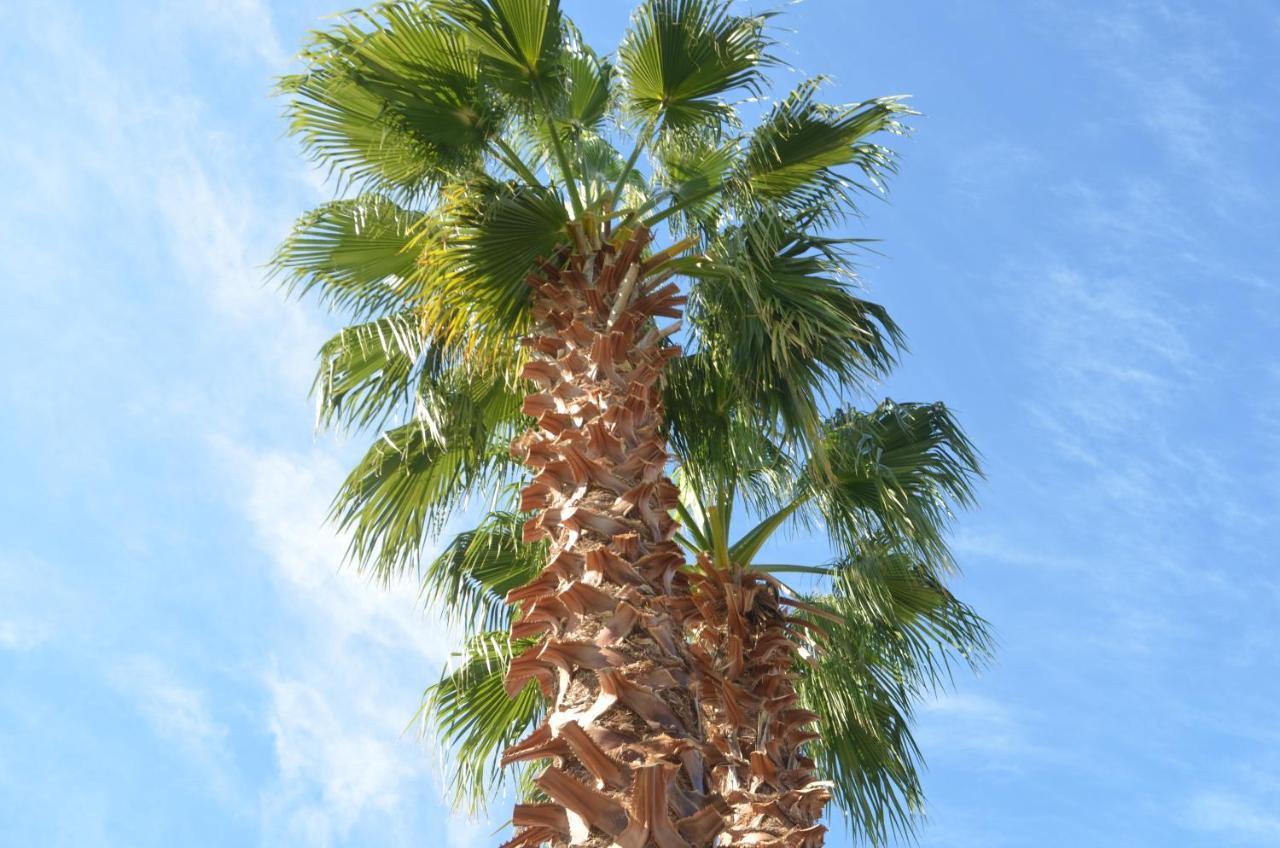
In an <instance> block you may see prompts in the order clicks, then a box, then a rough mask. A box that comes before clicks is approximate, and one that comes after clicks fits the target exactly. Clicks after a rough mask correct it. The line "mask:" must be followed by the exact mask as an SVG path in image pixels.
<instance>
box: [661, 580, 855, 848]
mask: <svg viewBox="0 0 1280 848" xmlns="http://www.w3.org/2000/svg"><path fill="white" fill-rule="evenodd" d="M699 566H700V568H699V570H698V571H696V572H694V573H693V574H692V575H691V576H690V578H689V579H690V581H691V587H690V589H691V597H692V599H693V601H694V604H695V606H696V611H695V612H692V613H691V614H689V615H688V616H686V621H685V623H686V627H687V628H688V631H689V633H690V635H691V637H692V640H693V641H692V650H693V653H694V662H695V666H694V667H695V678H696V679H697V680H698V700H699V705H700V707H701V709H702V712H703V721H704V726H706V727H707V728H708V729H709V734H708V735H709V741H710V742H711V744H712V745H713V746H714V747H715V748H716V751H717V753H718V754H719V756H718V758H716V759H717V762H716V764H715V765H714V766H712V767H711V768H710V769H709V770H708V783H709V788H710V790H711V791H712V792H713V793H714V794H715V795H717V796H719V797H720V798H722V799H723V800H724V802H725V803H726V804H727V805H728V806H729V808H730V813H729V814H728V816H727V817H726V821H725V830H724V832H723V833H722V834H721V837H720V838H721V842H719V843H717V844H721V845H735V846H736V845H743V846H746V845H750V846H753V848H818V846H821V845H822V844H823V840H824V834H825V833H826V828H825V827H823V826H822V825H821V824H818V820H819V819H820V818H821V817H822V813H823V810H824V808H825V807H826V805H827V802H828V801H829V800H830V799H831V792H830V789H829V784H827V783H826V782H823V781H819V780H817V775H816V773H815V771H814V762H813V760H812V759H811V758H809V757H808V756H806V755H805V753H804V750H803V745H804V743H805V742H807V741H809V740H811V739H813V738H815V736H816V734H814V733H813V732H812V730H811V726H812V722H813V721H814V720H815V719H816V718H817V716H816V715H814V714H813V713H811V712H809V711H807V710H804V709H801V708H799V707H798V705H797V693H796V687H795V677H794V675H795V669H796V664H797V661H798V660H799V654H798V652H799V647H798V646H799V644H800V643H799V639H798V638H797V637H798V636H799V633H798V628H799V627H800V625H799V623H798V620H797V619H796V618H795V617H793V616H790V615H788V614H787V612H786V611H785V610H784V609H783V607H782V603H781V595H780V593H779V586H778V584H777V582H776V581H774V580H773V579H772V578H771V577H769V576H768V575H766V574H761V573H756V572H751V571H744V570H741V569H730V570H721V569H718V568H716V567H715V566H714V565H713V564H712V563H711V562H710V561H709V560H708V559H707V558H706V557H703V558H702V559H701V560H700V562H699ZM711 758H712V757H708V759H711Z"/></svg>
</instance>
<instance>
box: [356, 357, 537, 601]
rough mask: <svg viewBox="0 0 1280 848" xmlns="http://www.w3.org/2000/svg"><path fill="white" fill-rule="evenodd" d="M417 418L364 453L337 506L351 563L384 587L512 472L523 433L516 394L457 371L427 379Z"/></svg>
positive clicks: (509, 388)
mask: <svg viewBox="0 0 1280 848" xmlns="http://www.w3.org/2000/svg"><path fill="white" fill-rule="evenodd" d="M417 405H418V414H417V417H416V418H415V419H414V420H412V421H410V422H409V423H407V424H404V425H401V426H399V427H396V428H394V429H392V430H388V431H387V432H385V433H383V434H382V436H381V437H379V439H378V440H377V441H376V442H375V443H374V444H373V446H372V447H370V448H369V450H368V452H367V453H366V454H365V455H364V457H363V458H362V459H361V460H360V462H359V463H358V464H357V465H356V467H355V469H354V470H352V472H351V474H350V475H348V477H347V479H346V481H345V482H344V483H343V485H342V488H341V489H340V490H339V492H338V495H337V497H336V498H335V499H334V506H333V512H332V516H333V519H334V520H335V522H336V523H337V525H338V527H339V529H340V530H342V531H346V532H349V533H350V534H351V543H350V551H349V556H350V558H351V559H352V560H353V561H355V562H357V563H359V564H361V565H362V566H363V567H366V568H368V569H370V570H371V571H372V572H373V573H374V574H375V575H376V576H377V577H379V578H380V579H382V580H389V579H391V578H392V577H394V576H395V575H397V574H399V573H400V572H402V571H403V570H404V569H405V568H408V567H411V566H414V565H416V564H417V562H418V556H419V554H420V551H421V549H422V544H423V542H424V541H425V540H426V539H428V538H430V537H431V536H433V535H434V534H435V533H437V532H438V531H439V529H440V527H441V526H443V524H444V522H445V520H447V519H448V518H449V516H451V515H452V514H453V513H454V512H455V511H456V510H457V509H458V508H459V507H460V506H462V505H463V504H464V503H465V502H466V500H467V498H468V495H469V494H471V493H475V492H484V491H486V490H488V491H496V487H498V486H500V485H501V484H502V483H503V482H505V481H506V480H507V479H508V478H509V476H510V475H511V473H513V472H514V471H515V470H516V466H515V461H514V460H513V459H512V458H511V455H510V453H509V451H508V445H509V443H510V440H511V438H512V437H513V436H514V435H515V433H516V432H517V428H519V427H520V426H522V424H521V422H522V419H521V416H520V411H519V409H520V394H519V393H518V392H516V391H515V390H514V387H513V386H511V385H510V384H508V383H506V382H505V381H504V380H503V379H501V378H499V377H494V376H492V375H486V374H483V373H466V372H454V373H451V374H449V375H447V376H446V377H444V378H442V379H440V380H424V381H423V383H422V384H421V385H420V386H419V389H418V401H417Z"/></svg>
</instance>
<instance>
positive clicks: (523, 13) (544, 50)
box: [433, 0, 561, 101]
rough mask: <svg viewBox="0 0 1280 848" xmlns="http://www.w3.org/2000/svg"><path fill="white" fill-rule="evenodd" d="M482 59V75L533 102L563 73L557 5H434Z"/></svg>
mask: <svg viewBox="0 0 1280 848" xmlns="http://www.w3.org/2000/svg"><path fill="white" fill-rule="evenodd" d="M433 5H434V6H435V7H436V8H437V9H439V10H440V11H442V12H443V13H444V14H445V15H447V16H448V17H449V18H450V19H451V20H452V21H453V22H455V23H456V24H457V25H458V30H459V31H461V32H462V33H465V35H466V38H467V40H468V42H469V43H470V45H471V46H472V47H473V48H474V49H475V50H476V51H477V53H478V54H479V56H480V60H481V64H480V73H481V74H483V75H484V78H485V79H486V80H489V81H491V82H492V83H494V84H495V85H497V86H498V87H500V88H502V89H503V90H505V91H506V92H508V93H509V94H512V95H515V96H517V97H521V98H525V99H527V100H530V101H532V100H533V99H534V98H535V97H536V96H537V94H538V92H539V90H540V89H545V88H547V87H548V86H551V85H553V84H555V83H556V82H557V80H558V76H559V73H560V51H561V18H560V3H559V0H434V1H433Z"/></svg>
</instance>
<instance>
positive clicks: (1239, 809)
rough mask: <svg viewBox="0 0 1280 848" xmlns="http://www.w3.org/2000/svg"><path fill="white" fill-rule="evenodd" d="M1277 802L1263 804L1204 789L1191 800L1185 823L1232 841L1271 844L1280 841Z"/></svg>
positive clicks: (1246, 798)
mask: <svg viewBox="0 0 1280 848" xmlns="http://www.w3.org/2000/svg"><path fill="white" fill-rule="evenodd" d="M1276 801H1280V799H1277V798H1273V799H1271V802H1270V803H1263V802H1260V801H1259V800H1257V799H1255V798H1251V797H1247V796H1244V795H1241V794H1237V793H1235V792H1229V791H1224V790H1212V791H1205V792H1201V793H1200V794H1198V795H1196V796H1195V797H1194V798H1192V799H1191V803H1190V805H1189V807H1188V810H1187V814H1186V822H1187V824H1189V825H1190V826H1191V827H1193V828H1195V829H1197V830H1202V831H1205V832H1207V833H1213V834H1217V835H1218V836H1221V837H1223V838H1226V839H1229V840H1230V841H1231V842H1232V843H1233V844H1238V845H1258V846H1272V845H1276V844H1278V843H1280V812H1277V805H1276V803H1275V802H1276Z"/></svg>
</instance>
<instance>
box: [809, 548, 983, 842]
mask: <svg viewBox="0 0 1280 848" xmlns="http://www.w3.org/2000/svg"><path fill="white" fill-rule="evenodd" d="M830 570H831V573H833V574H834V575H835V576H834V579H833V580H832V582H831V589H830V591H829V593H827V594H824V595H820V596H817V597H810V598H806V599H805V600H806V602H807V603H809V604H811V605H813V606H814V607H816V608H817V609H818V610H821V611H822V615H821V616H816V615H814V614H813V613H809V612H807V611H800V612H799V613H798V615H800V616H801V617H802V618H807V619H808V620H809V621H810V622H811V623H812V624H813V625H814V632H821V633H824V634H825V636H822V637H817V638H816V639H815V641H814V643H813V646H812V648H811V657H810V662H809V663H807V664H805V665H804V666H803V667H802V668H801V669H800V673H799V674H797V680H798V681H799V684H800V696H801V703H802V704H803V705H804V706H805V707H806V708H808V709H810V710H813V711H814V712H815V713H817V714H818V716H819V720H818V725H817V727H816V732H817V733H818V734H819V738H818V739H817V740H815V741H814V743H813V750H812V754H813V756H814V758H815V759H816V760H817V762H818V764H819V767H820V769H821V771H822V772H824V773H825V774H827V775H830V777H831V779H832V780H833V782H834V784H835V800H836V802H837V804H838V805H839V806H840V807H841V808H842V809H843V810H844V811H845V813H846V814H847V815H849V816H850V817H851V818H852V819H853V821H854V822H856V823H857V824H858V825H859V829H860V830H861V831H862V832H863V833H864V834H866V835H867V836H868V838H869V839H870V840H871V841H872V842H873V843H874V844H883V843H884V842H885V841H887V840H888V838H889V837H891V836H898V837H903V838H909V837H910V836H911V834H912V832H913V831H914V827H915V823H916V821H917V819H918V815H919V813H920V811H921V805H922V801H923V795H922V791H921V786H920V777H919V770H920V765H921V757H920V751H919V748H918V747H917V746H916V743H915V740H914V738H913V737H912V734H911V730H910V724H911V718H912V710H913V705H914V704H915V703H916V702H918V701H919V700H920V698H921V697H922V696H923V695H925V694H926V693H928V692H930V691H932V690H933V689H934V688H936V687H937V686H939V685H941V684H943V683H945V682H947V681H949V679H950V678H949V675H950V663H951V661H952V659H953V658H959V659H961V660H963V661H964V662H966V663H968V664H969V665H970V666H972V667H975V668H976V667H980V666H981V665H982V664H983V663H984V662H985V661H986V660H987V658H988V657H989V652H990V648H991V637H990V634H989V632H988V629H987V625H986V622H984V621H983V620H982V619H981V618H980V617H979V616H977V615H976V614H975V613H974V612H973V611H972V610H971V609H970V608H969V607H967V606H966V605H964V604H962V603H961V602H959V601H958V600H956V599H955V597H954V596H952V595H951V593H950V592H949V591H947V590H946V589H945V587H943V586H942V585H941V583H940V582H938V580H937V579H936V577H935V576H934V575H933V574H932V573H931V572H930V569H929V567H928V566H927V565H924V564H922V563H921V562H920V561H919V560H918V559H917V558H915V557H913V556H911V555H910V554H908V553H905V552H902V551H897V550H894V549H893V548H892V547H888V546H885V545H881V544H874V543H873V544H870V545H868V546H867V548H866V549H865V550H864V552H863V553H862V554H861V555H859V556H857V557H851V558H849V559H847V560H845V561H843V562H839V563H835V564H833V565H832V566H830Z"/></svg>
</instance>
